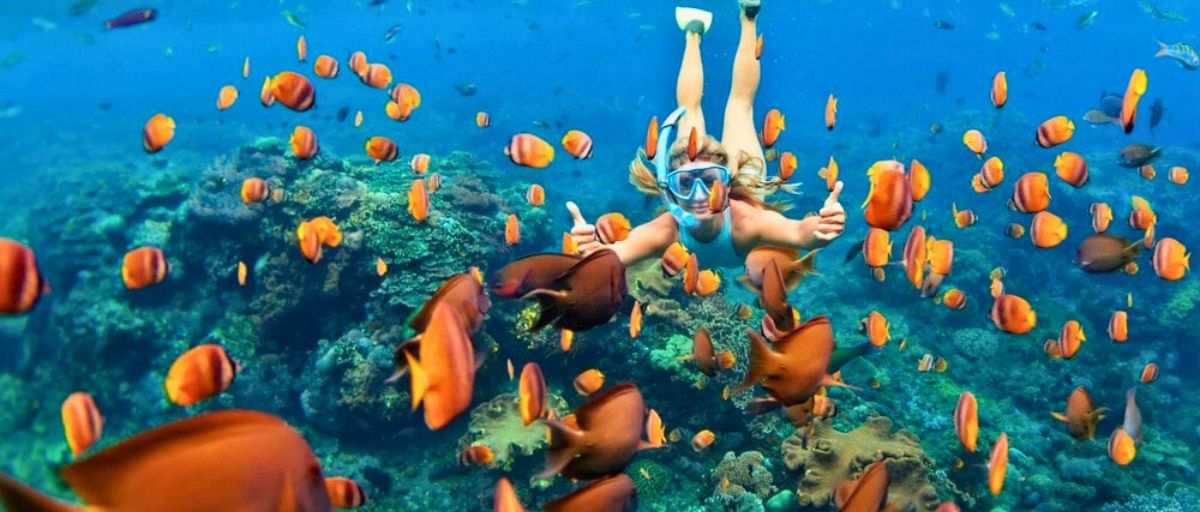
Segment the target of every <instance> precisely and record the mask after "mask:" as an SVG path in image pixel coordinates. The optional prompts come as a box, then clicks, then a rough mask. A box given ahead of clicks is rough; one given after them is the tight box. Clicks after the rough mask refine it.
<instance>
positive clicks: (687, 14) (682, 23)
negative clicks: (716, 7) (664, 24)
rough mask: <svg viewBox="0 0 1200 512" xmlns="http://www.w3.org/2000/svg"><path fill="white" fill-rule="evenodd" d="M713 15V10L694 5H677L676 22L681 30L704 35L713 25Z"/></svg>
mask: <svg viewBox="0 0 1200 512" xmlns="http://www.w3.org/2000/svg"><path fill="white" fill-rule="evenodd" d="M712 18H713V15H712V13H711V12H708V11H705V10H702V9H696V8H693V7H676V8H675V23H676V24H678V25H679V30H682V31H684V32H693V33H696V34H700V35H702V36H703V35H704V34H705V33H706V32H708V27H709V26H710V25H712Z"/></svg>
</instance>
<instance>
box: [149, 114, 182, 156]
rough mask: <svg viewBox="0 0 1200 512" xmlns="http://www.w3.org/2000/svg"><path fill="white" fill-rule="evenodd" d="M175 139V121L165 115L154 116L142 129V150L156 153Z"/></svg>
mask: <svg viewBox="0 0 1200 512" xmlns="http://www.w3.org/2000/svg"><path fill="white" fill-rule="evenodd" d="M174 138H175V120H174V119H171V118H170V117H168V116H167V115H166V114H154V115H153V116H151V117H150V119H149V120H148V121H146V125H145V126H143V127H142V148H143V149H145V150H146V152H147V153H157V152H159V151H162V148H164V147H166V146H167V143H169V142H171V139H174Z"/></svg>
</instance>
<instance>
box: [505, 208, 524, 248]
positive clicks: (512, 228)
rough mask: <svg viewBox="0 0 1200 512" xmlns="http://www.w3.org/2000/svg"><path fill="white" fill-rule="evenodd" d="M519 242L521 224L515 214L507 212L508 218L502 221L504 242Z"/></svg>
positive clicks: (512, 243)
mask: <svg viewBox="0 0 1200 512" xmlns="http://www.w3.org/2000/svg"><path fill="white" fill-rule="evenodd" d="M520 242H521V224H520V223H519V222H517V214H515V213H510V214H508V219H506V220H505V221H504V243H506V244H508V245H517V244H518V243H520Z"/></svg>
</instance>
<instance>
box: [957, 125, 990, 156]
mask: <svg viewBox="0 0 1200 512" xmlns="http://www.w3.org/2000/svg"><path fill="white" fill-rule="evenodd" d="M962 140H963V144H965V145H966V146H967V149H969V150H971V152H972V153H975V155H976V156H978V157H979V158H983V154H984V153H987V139H986V138H984V136H983V132H981V131H979V130H967V131H966V133H963V138H962Z"/></svg>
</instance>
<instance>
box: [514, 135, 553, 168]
mask: <svg viewBox="0 0 1200 512" xmlns="http://www.w3.org/2000/svg"><path fill="white" fill-rule="evenodd" d="M504 154H505V156H507V157H508V158H509V160H512V163H514V164H517V165H521V166H525V167H532V168H534V169H543V168H545V167H546V166H549V165H550V163H551V162H553V161H554V146H551V145H550V143H549V142H546V141H545V140H542V138H541V137H538V136H537V135H534V134H532V133H518V134H516V135H513V137H512V139H511V140H510V141H509V142H508V145H507V146H505V147H504Z"/></svg>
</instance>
